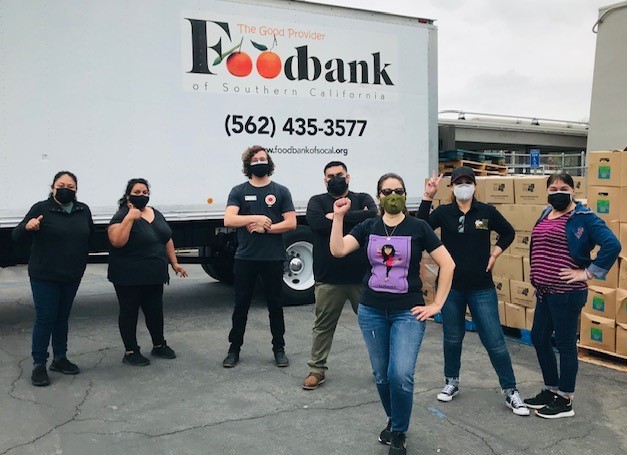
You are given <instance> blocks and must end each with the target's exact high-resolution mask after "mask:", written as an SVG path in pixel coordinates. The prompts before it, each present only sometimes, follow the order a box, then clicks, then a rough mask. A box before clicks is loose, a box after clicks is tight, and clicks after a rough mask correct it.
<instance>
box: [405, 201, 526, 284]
mask: <svg viewBox="0 0 627 455" xmlns="http://www.w3.org/2000/svg"><path fill="white" fill-rule="evenodd" d="M430 210H431V201H422V203H421V204H420V208H419V209H418V214H417V216H418V218H421V219H423V220H425V221H427V222H428V223H429V224H430V225H431V227H432V228H433V229H434V230H435V229H437V228H440V229H441V238H442V244H443V245H444V246H445V247H446V249H447V250H448V251H449V253H451V256H452V257H453V260H454V261H455V273H454V275H453V285H452V288H453V289H455V290H458V291H478V290H482V289H489V288H490V287H493V286H494V282H493V281H492V272H486V271H485V269H486V268H487V266H488V261H489V259H490V248H491V245H490V231H496V233H497V234H499V240H498V241H497V243H496V246H499V247H501V248H502V249H503V250H505V249H506V248H507V247H508V246H509V245H510V244H511V243H512V242H513V241H514V235H515V231H514V228H513V227H512V225H511V224H509V222H508V221H507V220H506V219H505V217H504V216H503V215H501V213H500V212H499V211H498V210H497V209H496V208H495V207H494V206H492V205H488V204H484V203H482V202H479V201H477V200H476V199H473V201H472V204H471V206H470V210H469V211H468V213H466V215H464V213H463V212H462V211H461V210H460V209H459V207H458V205H457V203H455V202H454V203H452V204H446V205H441V206H439V207H437V208H436V209H435V210H433V212H431V213H429V211H430ZM462 226H463V232H460V230H462V228H461V227H462Z"/></svg>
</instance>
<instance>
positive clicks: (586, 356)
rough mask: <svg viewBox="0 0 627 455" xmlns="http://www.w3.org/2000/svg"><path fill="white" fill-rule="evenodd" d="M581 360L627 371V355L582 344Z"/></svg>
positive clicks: (579, 349)
mask: <svg viewBox="0 0 627 455" xmlns="http://www.w3.org/2000/svg"><path fill="white" fill-rule="evenodd" d="M578 351H579V360H581V361H582V362H586V363H593V364H595V365H601V366H603V367H606V368H611V369H613V370H618V371H622V372H623V373H627V356H624V355H620V354H617V353H615V352H610V351H604V350H603V349H598V348H592V347H590V346H584V345H582V344H580V345H579V346H578Z"/></svg>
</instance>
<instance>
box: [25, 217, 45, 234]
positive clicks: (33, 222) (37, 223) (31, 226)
mask: <svg viewBox="0 0 627 455" xmlns="http://www.w3.org/2000/svg"><path fill="white" fill-rule="evenodd" d="M43 218H44V216H43V215H39V216H38V217H37V218H31V219H30V220H29V221H28V223H26V230H27V231H38V230H39V228H40V227H41V220H43Z"/></svg>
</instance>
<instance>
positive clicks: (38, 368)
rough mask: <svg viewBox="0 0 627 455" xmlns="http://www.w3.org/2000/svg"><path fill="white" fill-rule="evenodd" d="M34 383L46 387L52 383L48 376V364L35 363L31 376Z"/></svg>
mask: <svg viewBox="0 0 627 455" xmlns="http://www.w3.org/2000/svg"><path fill="white" fill-rule="evenodd" d="M30 380H31V382H32V383H33V385H36V386H37V387H45V386H47V385H49V384H50V378H49V377H48V371H47V370H46V365H35V368H34V369H33V374H32V375H31V377H30Z"/></svg>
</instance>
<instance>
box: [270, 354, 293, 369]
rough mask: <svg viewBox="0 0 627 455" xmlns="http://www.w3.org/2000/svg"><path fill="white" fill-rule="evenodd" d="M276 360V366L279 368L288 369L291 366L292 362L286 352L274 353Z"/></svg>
mask: <svg viewBox="0 0 627 455" xmlns="http://www.w3.org/2000/svg"><path fill="white" fill-rule="evenodd" d="M274 360H275V362H276V366H278V367H281V368H283V367H286V366H288V365H289V364H290V360H289V359H288V358H287V356H286V355H285V351H277V352H275V353H274Z"/></svg>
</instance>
